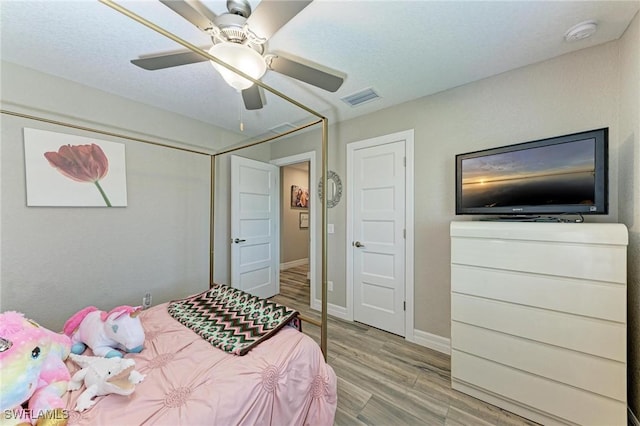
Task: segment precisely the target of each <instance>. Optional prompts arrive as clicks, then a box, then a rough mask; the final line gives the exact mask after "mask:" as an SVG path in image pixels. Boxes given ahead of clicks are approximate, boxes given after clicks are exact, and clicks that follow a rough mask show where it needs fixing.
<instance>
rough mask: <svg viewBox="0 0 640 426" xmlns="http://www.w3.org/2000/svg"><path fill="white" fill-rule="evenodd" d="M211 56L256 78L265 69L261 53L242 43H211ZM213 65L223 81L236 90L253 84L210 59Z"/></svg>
mask: <svg viewBox="0 0 640 426" xmlns="http://www.w3.org/2000/svg"><path fill="white" fill-rule="evenodd" d="M209 53H210V54H211V55H212V56H215V57H216V58H218V59H220V60H221V61H223V62H225V63H226V64H229V65H231V66H232V67H234V68H237V69H239V70H240V71H242V72H244V73H246V74H247V75H249V76H251V77H253V78H255V79H256V80H258V79H259V78H260V77H262V76H263V75H264V73H265V72H266V71H267V64H266V63H265V61H264V58H263V57H262V55H260V54H259V53H258V52H256V51H255V50H253V49H251V48H250V47H247V46H245V45H242V44H237V43H219V44H215V45H213V47H212V48H211V49H209ZM210 62H211V64H212V65H213V67H214V68H215V69H216V70H217V71H218V72H219V73H220V75H221V76H222V78H223V79H224V81H226V82H227V84H228V85H229V86H231V87H233V88H234V89H236V90H239V91H240V90H244V89H248V88H249V87H251V86H252V85H253V82H252V81H249V80H247V79H246V78H244V77H240V76H239V75H238V74H236V73H234V72H233V71H231V70H229V69H227V68H225V67H224V66H222V65H219V64H217V63H215V62H213V61H210Z"/></svg>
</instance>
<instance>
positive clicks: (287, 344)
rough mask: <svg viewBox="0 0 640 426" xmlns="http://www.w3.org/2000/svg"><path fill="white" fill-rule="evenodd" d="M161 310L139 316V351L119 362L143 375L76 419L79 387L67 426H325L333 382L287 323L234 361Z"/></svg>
mask: <svg viewBox="0 0 640 426" xmlns="http://www.w3.org/2000/svg"><path fill="white" fill-rule="evenodd" d="M193 297H195V296H193ZM169 306H170V304H169V303H164V304H161V305H157V306H155V307H153V308H150V309H147V310H145V311H143V312H142V313H141V314H140V319H141V323H142V326H143V328H144V331H145V345H144V346H145V348H144V350H143V351H142V352H140V353H138V354H127V355H125V357H126V358H132V359H134V360H135V362H136V370H137V371H139V372H140V373H142V374H144V375H145V379H144V380H143V382H142V383H139V384H137V385H136V389H135V391H134V392H133V394H131V395H129V396H123V395H107V396H100V397H97V398H96V401H97V402H96V404H95V405H94V406H93V407H91V408H89V409H88V410H86V411H83V412H81V413H80V412H76V411H74V410H73V408H74V407H75V403H76V400H77V399H78V397H79V395H80V394H81V393H82V391H83V390H84V387H82V388H81V389H79V390H77V391H73V392H69V393H68V394H67V397H66V402H67V409H68V410H69V415H70V416H69V423H68V424H69V425H116V424H117V425H122V426H124V425H171V426H175V425H225V426H227V425H285V424H286V425H331V424H333V420H334V415H335V410H336V404H337V390H336V389H337V382H336V375H335V373H334V371H333V369H332V368H331V367H330V366H329V365H328V364H326V363H325V360H324V357H323V354H322V352H321V351H320V347H319V346H318V345H317V344H316V343H315V342H314V341H313V340H312V339H311V338H310V337H309V336H307V335H305V334H303V333H302V332H300V331H299V330H298V329H297V328H296V327H293V326H290V325H288V324H287V325H285V326H283V327H282V328H280V329H279V330H277V332H274V333H273V335H272V336H270V337H268V338H267V339H266V340H263V341H261V342H260V343H259V344H255V345H254V346H252V347H251V348H250V349H249V350H247V351H246V354H245V355H243V356H239V355H235V354H231V353H228V352H225V351H223V350H221V349H219V348H216V347H214V346H213V345H212V343H211V342H210V341H207V340H205V339H204V338H203V337H201V336H200V335H198V334H196V332H194V331H192V330H191V329H190V328H188V327H187V326H185V325H183V324H182V323H181V322H179V321H178V320H176V319H175V318H174V317H173V316H172V315H170V313H169V312H170V309H169ZM87 354H90V352H85V355H87ZM67 365H68V366H69V368H70V370H71V372H72V374H73V372H75V371H76V370H78V369H79V368H78V367H77V366H76V365H75V364H74V363H73V362H72V361H71V360H68V361H67Z"/></svg>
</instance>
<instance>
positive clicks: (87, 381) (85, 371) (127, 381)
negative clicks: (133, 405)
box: [69, 354, 144, 411]
mask: <svg viewBox="0 0 640 426" xmlns="http://www.w3.org/2000/svg"><path fill="white" fill-rule="evenodd" d="M69 357H70V358H71V359H72V360H73V362H75V363H76V364H78V365H79V366H80V367H82V369H81V370H78V371H77V372H76V373H75V374H74V375H73V377H72V378H71V382H69V390H77V389H80V386H82V383H84V385H85V386H86V388H87V389H86V390H85V391H84V392H82V394H80V396H79V397H78V399H77V400H76V408H75V410H76V411H84V410H86V409H87V408H89V407H91V406H93V404H95V403H96V402H95V401H94V400H93V398H94V397H96V396H102V395H108V394H111V393H115V394H118V395H131V394H132V393H133V391H134V389H135V385H137V384H138V383H140V382H141V381H142V380H143V379H144V375H142V374H140V373H139V372H137V371H136V370H135V366H136V364H135V361H134V360H132V359H131V358H118V357H115V358H101V357H97V356H82V355H75V354H71V355H70V356H69Z"/></svg>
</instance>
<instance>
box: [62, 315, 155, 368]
mask: <svg viewBox="0 0 640 426" xmlns="http://www.w3.org/2000/svg"><path fill="white" fill-rule="evenodd" d="M140 311H141V307H140V306H137V307H132V306H118V307H117V308H113V309H112V310H111V311H109V312H103V311H100V310H98V308H96V307H95V306H89V307H87V308H84V309H83V310H81V311H80V312H78V313H76V314H75V315H73V316H72V317H71V318H69V319H68V320H67V322H66V323H65V324H64V334H66V335H67V336H69V337H70V338H71V343H72V344H73V345H72V346H71V352H72V353H74V354H77V355H80V354H82V353H83V352H84V351H85V349H86V348H87V346H88V347H90V348H91V350H92V351H93V353H94V355H96V356H102V357H106V358H112V357H122V353H121V352H120V351H118V350H116V349H119V350H121V351H124V352H135V353H137V352H140V351H141V350H142V349H143V347H144V346H143V344H144V330H143V328H142V324H141V323H140V318H138V314H139V313H140Z"/></svg>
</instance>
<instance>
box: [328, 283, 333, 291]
mask: <svg viewBox="0 0 640 426" xmlns="http://www.w3.org/2000/svg"><path fill="white" fill-rule="evenodd" d="M327 290H329V291H333V281H327Z"/></svg>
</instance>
